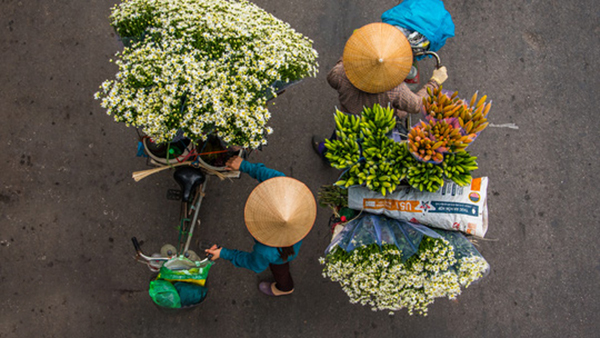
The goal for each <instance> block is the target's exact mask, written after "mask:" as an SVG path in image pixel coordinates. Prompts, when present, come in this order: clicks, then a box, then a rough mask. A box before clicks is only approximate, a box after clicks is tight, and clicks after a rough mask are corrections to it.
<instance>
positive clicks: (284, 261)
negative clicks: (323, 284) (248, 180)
mask: <svg viewBox="0 0 600 338" xmlns="http://www.w3.org/2000/svg"><path fill="white" fill-rule="evenodd" d="M227 167H228V169H230V170H240V171H241V172H245V173H247V174H248V175H250V176H251V177H253V178H255V179H257V180H258V181H259V182H261V183H260V184H259V185H258V186H256V188H254V190H253V191H252V193H250V196H249V197H248V200H247V201H246V206H245V208H244V221H245V223H246V227H247V228H248V231H249V232H250V234H251V235H252V237H254V241H255V243H254V247H253V250H252V252H245V251H240V250H233V249H227V248H219V247H217V246H216V245H213V246H212V248H210V249H208V250H206V252H207V253H209V254H212V255H213V258H212V259H213V260H216V259H218V258H223V259H225V260H228V261H230V262H231V263H233V265H235V266H236V267H241V268H246V269H249V270H252V271H254V272H256V273H260V272H262V271H264V270H266V269H267V268H270V269H271V272H272V273H273V277H274V279H275V282H272V283H271V282H261V283H260V284H259V289H260V291H261V292H263V293H265V294H267V295H269V296H283V295H289V294H291V293H292V292H293V291H294V281H293V279H292V276H291V274H290V268H289V267H290V261H292V260H293V259H294V258H296V256H297V255H298V251H299V250H300V246H301V244H302V239H303V238H304V237H305V236H306V235H307V234H308V232H309V231H310V229H311V228H312V226H313V224H314V222H315V218H316V215H317V204H316V202H315V198H314V196H313V194H312V193H311V191H310V189H309V188H308V187H307V186H306V185H305V184H304V183H302V182H300V181H298V180H296V179H293V178H290V177H286V176H285V175H284V174H283V173H281V172H279V171H277V170H273V169H269V168H266V167H265V166H264V165H263V164H262V163H251V162H248V161H244V160H242V159H241V158H239V157H237V156H236V157H233V158H231V159H230V160H229V161H227Z"/></svg>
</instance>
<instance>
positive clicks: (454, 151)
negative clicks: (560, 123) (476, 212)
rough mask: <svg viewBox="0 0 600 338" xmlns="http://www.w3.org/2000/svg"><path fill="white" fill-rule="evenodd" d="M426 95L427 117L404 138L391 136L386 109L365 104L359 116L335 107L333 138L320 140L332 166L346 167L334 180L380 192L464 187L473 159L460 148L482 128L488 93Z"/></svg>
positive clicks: (439, 91) (390, 117)
mask: <svg viewBox="0 0 600 338" xmlns="http://www.w3.org/2000/svg"><path fill="white" fill-rule="evenodd" d="M428 93H429V96H427V97H425V98H424V99H423V103H424V113H425V116H426V120H425V121H420V122H419V123H418V124H417V125H415V126H413V127H412V128H411V130H410V131H409V133H408V135H407V136H408V141H400V135H393V130H394V128H395V127H396V120H395V118H394V110H393V109H392V108H390V107H387V108H384V107H381V106H380V105H378V104H375V105H374V106H373V107H365V109H364V110H363V111H362V113H361V116H355V115H348V114H344V113H342V112H340V111H336V113H335V114H334V119H335V122H336V135H337V139H335V140H326V141H325V147H326V148H327V152H326V154H325V156H326V158H327V159H328V160H329V162H330V164H331V166H332V167H334V168H338V169H342V170H345V171H344V173H343V174H342V175H341V176H340V179H339V180H338V181H337V182H336V183H335V184H336V185H339V186H344V187H350V186H352V185H357V184H358V185H365V186H366V187H368V188H369V189H371V190H373V191H377V192H380V193H381V194H383V195H384V196H385V195H386V194H388V193H391V192H393V191H394V190H396V188H397V186H398V185H400V184H401V183H402V182H403V181H404V182H406V183H408V184H409V185H410V186H411V187H413V188H415V189H418V190H420V191H423V190H426V191H429V192H435V191H437V190H438V189H439V188H440V187H442V186H443V185H444V180H445V179H448V180H452V181H454V182H455V183H457V184H458V185H460V186H466V185H469V184H470V183H471V179H472V176H471V171H473V170H475V169H477V168H478V167H477V162H476V160H477V157H475V156H471V155H470V154H469V152H468V151H467V150H465V149H466V148H467V146H468V145H469V144H470V143H471V142H472V141H473V140H475V139H476V138H477V136H478V135H479V133H480V132H481V131H482V130H483V129H485V128H486V127H487V125H488V122H487V118H486V116H487V114H488V112H489V110H490V108H491V103H487V104H486V99H487V96H483V97H482V98H480V100H479V101H477V93H475V94H474V95H473V97H472V99H471V101H470V103H469V104H467V103H466V102H465V101H463V100H462V99H460V98H458V92H455V93H453V94H449V93H446V92H443V91H442V88H439V89H436V90H434V91H431V90H430V89H429V90H428Z"/></svg>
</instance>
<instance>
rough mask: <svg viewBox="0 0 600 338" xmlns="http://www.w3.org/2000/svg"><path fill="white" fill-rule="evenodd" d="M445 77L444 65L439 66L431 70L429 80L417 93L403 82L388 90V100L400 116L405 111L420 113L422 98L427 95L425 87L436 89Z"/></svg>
mask: <svg viewBox="0 0 600 338" xmlns="http://www.w3.org/2000/svg"><path fill="white" fill-rule="evenodd" d="M447 78H448V75H447V74H446V67H441V68H439V69H436V70H434V71H433V76H432V77H431V79H430V80H429V82H427V84H425V86H423V88H421V90H419V91H418V92H417V93H413V92H412V91H411V90H410V89H409V88H408V86H406V85H405V84H404V82H403V83H401V84H400V85H399V86H398V87H396V88H394V89H392V91H391V92H390V101H392V106H393V107H394V108H396V115H398V117H401V118H402V117H405V115H406V113H409V114H418V113H420V112H421V108H422V107H423V98H424V97H426V96H427V95H428V94H427V88H431V90H434V89H437V88H439V87H440V85H441V84H442V83H443V82H444V81H446V79H447Z"/></svg>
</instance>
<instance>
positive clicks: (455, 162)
mask: <svg viewBox="0 0 600 338" xmlns="http://www.w3.org/2000/svg"><path fill="white" fill-rule="evenodd" d="M476 160H477V157H475V156H471V155H470V154H469V152H467V151H461V152H458V153H455V154H446V156H445V158H444V162H443V163H442V166H441V168H442V169H443V173H444V176H445V177H447V178H449V179H451V180H452V181H454V183H456V184H458V185H460V186H461V187H464V186H467V185H469V184H471V179H472V176H471V171H473V170H475V169H477V168H478V166H477V162H476Z"/></svg>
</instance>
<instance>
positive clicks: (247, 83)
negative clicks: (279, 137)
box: [96, 0, 318, 148]
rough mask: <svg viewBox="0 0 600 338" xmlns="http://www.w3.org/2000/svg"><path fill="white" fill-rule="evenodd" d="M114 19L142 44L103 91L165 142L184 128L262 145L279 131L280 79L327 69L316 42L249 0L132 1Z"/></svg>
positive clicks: (130, 121)
mask: <svg viewBox="0 0 600 338" xmlns="http://www.w3.org/2000/svg"><path fill="white" fill-rule="evenodd" d="M111 24H112V26H113V27H114V28H115V30H116V31H117V33H118V34H119V35H120V36H121V38H122V39H124V40H129V41H133V43H132V45H131V46H130V47H125V49H124V50H123V51H122V52H120V53H117V61H116V64H117V65H118V67H119V71H118V73H117V74H116V77H115V79H113V80H107V81H105V82H104V83H103V84H102V86H101V89H100V91H99V92H98V93H96V98H97V99H101V100H102V101H101V102H102V103H101V105H102V107H103V108H105V109H107V113H108V114H109V115H113V116H114V117H115V120H116V121H119V122H124V123H126V124H127V125H132V126H135V127H142V128H143V131H144V132H145V133H146V134H147V135H149V136H150V137H151V138H152V139H153V140H154V141H156V142H158V143H162V142H168V141H170V140H172V139H173V138H174V137H175V135H176V134H177V133H178V131H179V130H181V131H182V132H183V134H184V136H186V137H188V138H190V139H192V140H203V141H204V140H206V138H207V135H208V134H215V135H217V136H218V137H220V138H221V139H222V140H223V141H225V142H226V143H228V144H229V145H240V146H243V147H246V148H257V147H259V146H260V145H262V144H266V142H267V141H266V136H267V135H268V134H270V133H272V129H271V128H270V127H268V126H267V122H268V121H269V119H270V113H269V111H268V110H267V108H266V105H265V103H266V100H267V97H268V95H270V94H271V92H272V88H271V86H272V84H274V83H275V82H284V83H289V82H293V81H296V80H299V79H301V78H304V77H307V76H316V73H317V67H318V64H317V62H316V58H317V52H316V51H315V50H314V49H313V48H312V41H311V40H310V39H308V38H306V37H304V36H302V35H301V34H299V33H296V32H295V31H294V29H292V28H291V27H290V26H289V25H288V24H286V23H284V22H282V21H280V20H278V19H276V18H274V17H273V16H272V15H271V14H269V13H267V12H265V11H264V10H262V9H260V8H259V7H257V6H256V5H254V4H252V3H250V2H248V1H244V0H241V1H236V0H232V1H222V0H129V1H125V2H123V3H121V4H119V5H117V6H115V7H114V8H113V9H112V15H111Z"/></svg>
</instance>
